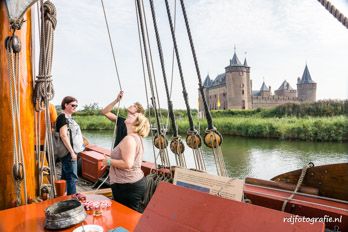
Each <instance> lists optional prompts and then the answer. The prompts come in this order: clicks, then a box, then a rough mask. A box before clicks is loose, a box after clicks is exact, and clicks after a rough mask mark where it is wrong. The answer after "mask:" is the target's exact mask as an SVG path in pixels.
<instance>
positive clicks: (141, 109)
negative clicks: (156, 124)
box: [134, 102, 145, 114]
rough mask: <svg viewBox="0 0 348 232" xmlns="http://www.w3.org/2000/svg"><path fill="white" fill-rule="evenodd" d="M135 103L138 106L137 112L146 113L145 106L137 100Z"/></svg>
mask: <svg viewBox="0 0 348 232" xmlns="http://www.w3.org/2000/svg"><path fill="white" fill-rule="evenodd" d="M134 105H135V106H136V107H137V113H141V114H145V110H144V107H143V106H142V105H141V104H140V103H139V102H135V103H134Z"/></svg>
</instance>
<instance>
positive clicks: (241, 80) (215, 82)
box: [199, 51, 317, 112]
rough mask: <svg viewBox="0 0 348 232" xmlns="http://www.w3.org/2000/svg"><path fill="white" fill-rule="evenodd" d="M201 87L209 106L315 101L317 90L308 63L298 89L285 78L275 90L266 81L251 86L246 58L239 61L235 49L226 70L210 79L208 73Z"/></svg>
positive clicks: (247, 105) (201, 109) (253, 105)
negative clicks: (258, 85) (254, 86)
mask: <svg viewBox="0 0 348 232" xmlns="http://www.w3.org/2000/svg"><path fill="white" fill-rule="evenodd" d="M203 87H204V93H205V96H206V99H207V103H208V106H209V109H210V110H224V109H256V108H270V107H275V106H278V105H282V104H285V103H301V102H315V101H316V92H317V83H315V82H314V81H313V80H312V77H311V75H310V73H309V70H308V66H307V65H306V67H305V69H304V72H303V74H302V78H300V77H298V79H297V89H293V88H292V87H291V86H290V84H289V83H288V82H287V81H286V80H284V81H283V83H282V84H281V85H280V87H279V88H278V89H277V90H275V91H274V94H272V92H271V86H267V85H266V84H265V82H263V83H262V86H261V88H260V89H259V90H253V89H252V87H253V86H252V80H251V79H250V66H248V64H247V61H246V58H245V59H244V63H243V64H242V63H241V62H240V60H239V59H238V57H237V54H236V51H234V54H233V58H232V59H231V60H230V64H229V65H228V66H227V67H226V68H225V73H222V74H219V75H217V77H216V78H215V79H210V77H209V75H208V76H207V77H206V78H205V81H204V83H203ZM203 110H204V108H203V102H202V98H201V96H199V111H200V112H202V111H203Z"/></svg>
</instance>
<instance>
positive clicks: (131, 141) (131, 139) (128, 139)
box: [121, 135, 136, 145]
mask: <svg viewBox="0 0 348 232" xmlns="http://www.w3.org/2000/svg"><path fill="white" fill-rule="evenodd" d="M121 144H122V145H123V144H124V145H133V144H136V141H135V139H134V137H133V136H132V135H127V136H126V137H124V138H123V139H122V141H121Z"/></svg>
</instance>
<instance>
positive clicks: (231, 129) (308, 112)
mask: <svg viewBox="0 0 348 232" xmlns="http://www.w3.org/2000/svg"><path fill="white" fill-rule="evenodd" d="M147 113H150V114H151V115H154V114H153V112H152V113H151V110H150V112H149V111H148V112H147ZM211 114H212V117H213V121H214V125H215V127H216V128H217V129H218V130H219V131H220V133H221V134H222V135H231V136H243V137H253V138H272V139H280V140H304V141H331V142H344V141H348V117H347V115H348V100H344V101H334V100H326V101H318V102H315V103H303V104H294V103H290V104H285V105H282V106H278V107H275V108H271V109H253V110H216V111H212V112H211ZM120 115H121V116H124V115H126V110H125V109H121V110H120ZM147 115H148V114H147ZM161 115H162V122H163V123H162V125H166V121H167V111H166V110H163V109H161ZM175 116H176V120H177V125H178V130H179V133H180V134H185V133H186V131H187V129H188V128H189V123H188V120H187V117H186V111H185V110H175ZM192 116H193V118H194V123H195V126H196V128H197V129H198V128H200V132H201V135H202V134H203V133H204V130H205V128H206V127H207V124H206V120H205V119H204V118H203V119H198V116H197V110H193V111H192ZM150 118H151V121H152V122H154V121H155V120H154V118H153V117H150ZM75 119H76V121H77V122H78V124H79V125H80V127H81V129H82V130H113V129H114V123H112V122H110V121H109V120H108V119H106V118H105V117H104V116H103V115H101V114H100V108H99V107H98V105H97V104H96V103H94V104H91V105H89V106H84V109H83V110H81V111H79V112H77V114H76V116H75ZM168 129H169V131H168V133H167V134H168V135H170V134H171V132H170V126H169V125H168Z"/></svg>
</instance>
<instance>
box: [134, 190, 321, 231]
mask: <svg viewBox="0 0 348 232" xmlns="http://www.w3.org/2000/svg"><path fill="white" fill-rule="evenodd" d="M290 216H291V214H288V213H283V212H279V211H276V210H272V209H267V208H263V207H260V206H256V205H250V204H245V203H241V202H237V201H232V200H226V199H223V198H220V197H216V196H212V195H209V194H206V193H201V192H198V191H195V190H191V189H187V188H183V187H179V186H175V185H172V184H168V183H161V184H160V185H159V186H158V187H157V190H156V192H155V194H154V196H153V197H152V199H151V201H150V203H149V205H148V206H147V208H146V209H145V212H144V214H143V216H142V217H141V219H140V221H139V223H138V225H137V227H136V229H135V231H141V232H147V231H181V232H182V231H207V232H208V231H209V232H211V231H223V232H225V231H238V232H243V231H245V232H247V231H248V232H249V231H267V232H268V231H281V232H287V231H291V232H294V231H305V232H310V231H318V232H319V231H324V224H323V223H319V222H317V223H314V224H310V223H294V224H291V223H287V222H284V218H285V217H290Z"/></svg>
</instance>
